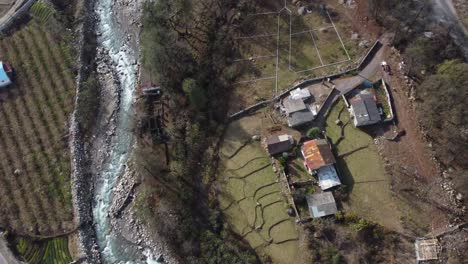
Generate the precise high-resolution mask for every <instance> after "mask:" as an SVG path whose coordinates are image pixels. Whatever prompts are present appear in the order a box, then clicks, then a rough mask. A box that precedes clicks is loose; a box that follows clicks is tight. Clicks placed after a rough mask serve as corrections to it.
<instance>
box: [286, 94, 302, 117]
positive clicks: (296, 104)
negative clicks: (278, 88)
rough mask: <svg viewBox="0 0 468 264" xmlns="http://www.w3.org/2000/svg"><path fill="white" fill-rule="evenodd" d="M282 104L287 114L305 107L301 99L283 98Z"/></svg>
mask: <svg viewBox="0 0 468 264" xmlns="http://www.w3.org/2000/svg"><path fill="white" fill-rule="evenodd" d="M283 106H284V110H285V111H286V114H288V115H289V114H291V113H294V112H298V111H301V110H305V109H307V107H306V105H305V104H304V101H302V100H301V99H291V98H286V99H284V100H283Z"/></svg>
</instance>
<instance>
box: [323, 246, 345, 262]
mask: <svg viewBox="0 0 468 264" xmlns="http://www.w3.org/2000/svg"><path fill="white" fill-rule="evenodd" d="M320 256H321V258H322V260H323V263H327V264H340V263H344V262H345V261H344V257H343V255H341V253H340V252H339V251H338V249H336V248H335V247H334V246H329V247H327V248H326V249H324V250H322V251H321V252H320Z"/></svg>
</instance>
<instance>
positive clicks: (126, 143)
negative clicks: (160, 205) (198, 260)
mask: <svg viewBox="0 0 468 264" xmlns="http://www.w3.org/2000/svg"><path fill="white" fill-rule="evenodd" d="M114 3H115V1H113V0H97V3H96V7H95V8H96V9H95V10H96V14H97V15H98V20H97V31H98V32H100V33H101V34H100V36H99V37H98V43H99V45H100V46H101V47H103V48H104V49H105V50H106V51H107V52H108V53H109V56H110V59H111V63H112V64H113V65H114V66H111V67H114V70H115V71H116V72H117V73H118V74H117V76H118V79H119V80H118V81H119V83H120V89H121V93H120V102H119V108H118V113H117V115H116V130H115V133H114V134H113V136H112V139H111V141H110V144H111V145H110V147H109V150H110V153H108V154H109V156H108V157H107V158H106V161H105V162H104V166H103V169H102V171H101V173H100V175H98V181H97V184H96V188H95V203H94V207H93V216H94V222H95V229H96V236H97V241H98V244H99V248H100V250H101V257H102V260H103V262H104V263H112V264H114V263H115V264H120V263H122V264H123V263H124V264H131V263H157V262H156V261H155V260H154V259H153V255H152V254H151V252H150V251H149V250H148V249H146V250H145V251H144V252H140V251H139V250H137V248H136V247H135V245H133V244H131V243H130V242H128V241H127V240H125V238H123V237H122V236H119V235H118V234H116V233H115V232H114V231H113V230H112V226H111V223H110V219H109V217H108V213H109V209H110V206H111V204H112V197H113V188H114V186H115V185H116V184H117V182H118V178H119V177H120V176H121V175H122V173H123V171H124V167H125V164H126V162H127V159H128V153H129V151H130V149H131V146H132V141H133V135H132V132H131V126H132V118H133V106H132V104H133V101H134V94H135V88H136V84H137V66H136V65H135V63H134V62H135V61H136V59H137V54H136V52H135V51H134V50H132V48H131V47H129V46H128V45H127V44H126V43H125V35H124V34H123V32H121V27H120V25H119V23H118V21H116V20H117V17H116V16H115V15H114V14H113V12H112V6H113V4H114ZM145 256H146V257H145Z"/></svg>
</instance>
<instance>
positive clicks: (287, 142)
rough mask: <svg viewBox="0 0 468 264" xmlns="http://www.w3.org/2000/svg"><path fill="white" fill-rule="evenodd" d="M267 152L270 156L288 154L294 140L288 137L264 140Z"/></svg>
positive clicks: (280, 136) (281, 136) (272, 137)
mask: <svg viewBox="0 0 468 264" xmlns="http://www.w3.org/2000/svg"><path fill="white" fill-rule="evenodd" d="M266 145H267V150H268V153H269V154H270V155H276V154H279V153H283V152H288V151H289V150H291V149H292V148H293V147H294V139H293V137H292V136H290V135H286V134H285V135H279V136H271V137H269V138H267V140H266Z"/></svg>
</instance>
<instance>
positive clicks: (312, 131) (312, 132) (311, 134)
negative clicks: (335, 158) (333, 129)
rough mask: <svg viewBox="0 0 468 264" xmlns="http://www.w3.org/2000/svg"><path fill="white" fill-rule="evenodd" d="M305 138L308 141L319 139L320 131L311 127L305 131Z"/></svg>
mask: <svg viewBox="0 0 468 264" xmlns="http://www.w3.org/2000/svg"><path fill="white" fill-rule="evenodd" d="M307 137H308V138H310V139H316V138H319V137H320V129H319V128H318V127H313V128H311V129H309V130H308V131H307Z"/></svg>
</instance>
